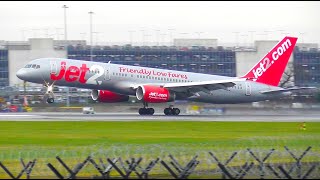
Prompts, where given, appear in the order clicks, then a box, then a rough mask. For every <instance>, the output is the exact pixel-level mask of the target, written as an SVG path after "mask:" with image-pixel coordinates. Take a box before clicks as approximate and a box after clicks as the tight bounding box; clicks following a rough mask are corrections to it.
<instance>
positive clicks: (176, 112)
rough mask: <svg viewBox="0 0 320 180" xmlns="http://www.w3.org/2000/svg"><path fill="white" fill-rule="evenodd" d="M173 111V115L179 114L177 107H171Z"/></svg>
mask: <svg viewBox="0 0 320 180" xmlns="http://www.w3.org/2000/svg"><path fill="white" fill-rule="evenodd" d="M172 112H173V113H172V114H173V115H179V114H180V109H178V108H173V111H172Z"/></svg>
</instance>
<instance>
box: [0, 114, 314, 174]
mask: <svg viewBox="0 0 320 180" xmlns="http://www.w3.org/2000/svg"><path fill="white" fill-rule="evenodd" d="M299 126H300V123H298V122H196V121H194V122H190V121H188V122H177V121H174V122H159V121H148V122H96V121H92V122H72V121H67V120H66V121H65V122H23V121H17V122H13V121H8V122H7V121H1V122H0V161H2V162H5V163H6V165H8V164H9V167H17V166H18V167H20V166H21V165H19V158H26V161H27V160H31V159H34V158H37V159H38V166H41V167H38V168H40V169H42V171H41V173H42V174H41V173H39V174H38V175H39V176H47V175H48V174H50V175H51V174H52V172H50V171H49V170H48V168H47V167H46V163H47V162H51V163H53V162H55V163H56V162H57V160H56V159H55V157H56V156H57V155H59V156H60V157H62V158H63V159H64V160H67V161H68V160H69V163H70V162H71V163H73V164H75V162H80V161H83V160H84V159H85V157H87V156H88V155H90V154H94V155H95V157H98V156H99V157H101V156H104V157H105V156H108V157H110V158H111V157H120V156H121V157H122V158H123V159H126V158H129V157H133V156H134V157H136V158H138V157H144V158H145V159H146V160H151V159H155V158H157V157H160V158H167V157H168V154H173V155H174V156H175V157H176V158H177V159H178V160H179V161H182V162H184V163H187V162H188V161H189V160H190V159H191V158H192V157H193V156H194V155H196V154H198V155H199V159H201V161H202V162H203V163H202V164H201V165H199V168H203V169H206V168H208V167H209V166H211V164H210V163H209V164H210V165H207V164H206V161H207V159H210V158H211V157H209V156H208V152H209V151H212V152H214V153H216V154H217V155H218V157H219V158H220V159H223V158H224V159H227V158H228V157H229V156H230V155H231V154H232V153H233V152H234V151H241V152H239V156H240V154H241V153H242V155H241V156H243V157H242V160H241V158H240V159H236V160H235V163H238V164H239V163H240V164H241V163H242V162H243V161H244V160H245V159H246V157H248V156H250V155H248V154H246V152H247V151H246V149H247V148H250V149H252V150H253V151H256V152H259V153H260V154H259V155H260V156H262V158H263V156H265V155H266V154H267V153H268V152H269V151H270V149H272V148H275V149H276V151H278V152H280V151H281V152H280V153H278V154H276V153H274V155H272V156H273V158H274V159H275V160H276V161H280V160H282V161H293V158H292V157H291V156H290V155H289V153H287V152H285V149H284V146H287V147H288V148H289V149H291V150H293V151H294V152H295V153H296V155H297V156H298V157H299V156H300V155H301V154H302V152H303V151H304V150H305V149H307V148H308V147H309V146H312V151H313V152H316V153H319V152H320V148H319V142H320V123H317V122H307V130H306V131H303V130H300V128H299ZM283 152H285V153H283ZM315 157H316V158H315ZM305 159H307V160H309V161H311V160H312V161H319V156H317V155H310V156H309V157H308V158H305ZM145 163H148V162H145ZM39 164H42V165H39ZM212 165H214V164H212ZM56 166H57V164H56ZM60 168H61V166H60ZM11 169H12V168H11ZM62 169H63V168H62ZM91 170H92V169H91ZM16 171H17V172H16V173H18V172H19V171H20V169H19V168H18V169H17V170H16ZM37 172H40V171H37ZM86 172H87V173H88V172H89V170H88V171H84V173H86ZM155 172H157V171H155ZM158 172H160V170H159V171H158Z"/></svg>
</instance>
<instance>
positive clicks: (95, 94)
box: [91, 89, 129, 103]
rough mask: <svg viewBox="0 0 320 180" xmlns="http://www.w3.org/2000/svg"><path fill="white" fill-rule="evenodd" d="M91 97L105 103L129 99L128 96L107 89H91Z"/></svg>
mask: <svg viewBox="0 0 320 180" xmlns="http://www.w3.org/2000/svg"><path fill="white" fill-rule="evenodd" d="M91 98H92V99H93V100H94V101H97V100H98V101H99V102H105V103H114V102H124V101H128V100H129V96H127V95H122V94H118V93H114V92H111V91H107V90H96V89H94V90H92V91H91Z"/></svg>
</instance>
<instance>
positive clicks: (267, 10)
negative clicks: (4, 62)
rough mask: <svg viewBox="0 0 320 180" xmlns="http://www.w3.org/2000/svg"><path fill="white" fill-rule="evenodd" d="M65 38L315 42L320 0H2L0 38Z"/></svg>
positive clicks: (318, 34) (319, 36) (142, 41)
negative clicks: (285, 38)
mask: <svg viewBox="0 0 320 180" xmlns="http://www.w3.org/2000/svg"><path fill="white" fill-rule="evenodd" d="M63 5H67V6H68V7H69V8H67V9H66V16H67V38H68V39H69V40H80V39H85V40H87V41H88V44H90V15H89V13H88V12H90V11H93V12H94V14H93V15H92V27H93V32H94V34H93V44H96V43H97V42H98V43H100V42H104V44H115V43H118V42H123V43H129V42H133V43H135V44H136V45H141V44H144V45H155V44H157V43H160V45H161V42H172V40H171V38H215V39H218V44H224V43H239V44H240V43H241V44H242V43H251V42H253V40H263V39H269V40H280V38H282V37H283V36H285V34H288V35H291V36H297V37H298V38H299V40H298V42H300V43H301V42H305V43H306V42H307V43H318V44H320V2H316V1H314V2H302V1H301V2H296V1H292V2H288V1H283V2H278V1H265V2H259V1H257V2H252V1H248V2H245V1H235V2H232V1H222V2H216V1H203V2H198V1H194V2H190V1H185V2H184V1H176V2H171V1H164V2H161V1H154V2H152V1H149V2H146V1H127V2H126V1H121V2H117V1H114V2H110V1H96V2H94V1H26V2H25V1H20V2H19V1H16V2H13V1H7V2H6V1H1V2H0V24H1V25H0V27H1V28H0V40H6V41H21V40H23V39H24V40H26V39H27V38H33V37H52V38H55V39H60V40H61V39H64V8H62V6H63Z"/></svg>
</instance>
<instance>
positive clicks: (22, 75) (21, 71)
mask: <svg viewBox="0 0 320 180" xmlns="http://www.w3.org/2000/svg"><path fill="white" fill-rule="evenodd" d="M16 75H17V77H18V78H19V79H21V80H25V79H26V77H27V71H26V70H25V69H23V68H22V69H19V71H18V72H17V73H16Z"/></svg>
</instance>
